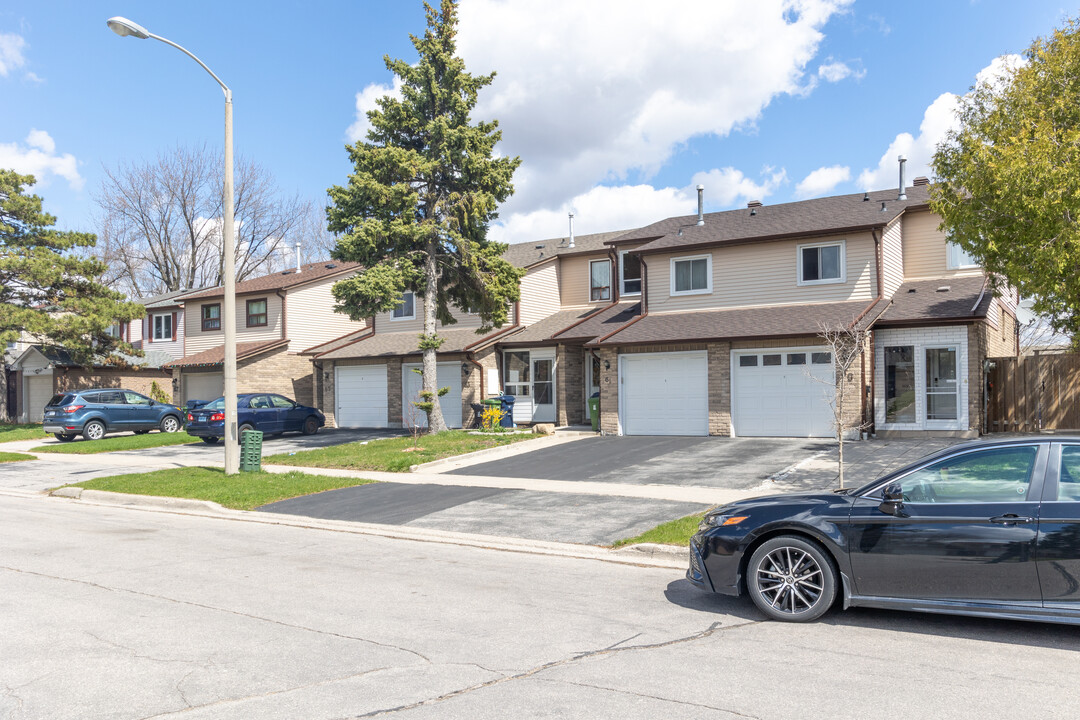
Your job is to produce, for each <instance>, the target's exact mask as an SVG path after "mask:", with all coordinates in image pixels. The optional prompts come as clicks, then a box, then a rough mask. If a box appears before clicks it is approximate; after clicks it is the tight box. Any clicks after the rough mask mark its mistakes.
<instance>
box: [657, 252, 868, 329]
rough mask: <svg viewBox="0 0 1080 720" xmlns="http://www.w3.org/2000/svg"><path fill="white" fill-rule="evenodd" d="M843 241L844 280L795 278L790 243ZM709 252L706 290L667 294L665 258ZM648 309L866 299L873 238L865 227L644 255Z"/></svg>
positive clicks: (667, 262)
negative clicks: (708, 287)
mask: <svg viewBox="0 0 1080 720" xmlns="http://www.w3.org/2000/svg"><path fill="white" fill-rule="evenodd" d="M836 240H843V241H844V263H845V282H843V283H830V284H823V285H802V286H800V285H799V284H798V277H797V276H798V256H797V252H796V249H797V247H798V246H799V245H802V244H804V243H813V244H819V243H826V242H832V241H836ZM701 255H711V256H712V292H711V293H707V294H701V295H676V296H674V297H673V296H672V295H671V258H673V257H688V256H701ZM645 262H646V265H647V267H648V270H647V273H648V282H649V312H650V313H659V312H670V311H680V310H708V309H712V308H722V307H742V306H755V305H785V304H798V303H820V302H842V301H845V300H861V299H866V300H870V299H871V298H872V297H873V296H874V292H873V278H874V241H873V238H872V237H871V236H870V233H869V232H867V233H863V234H860V235H849V236H844V237H840V236H837V237H823V238H813V239H812V240H800V241H795V240H783V241H777V242H765V243H754V244H750V245H736V246H734V247H728V248H712V249H711V250H693V251H685V252H680V253H665V254H663V255H648V256H646V257H645Z"/></svg>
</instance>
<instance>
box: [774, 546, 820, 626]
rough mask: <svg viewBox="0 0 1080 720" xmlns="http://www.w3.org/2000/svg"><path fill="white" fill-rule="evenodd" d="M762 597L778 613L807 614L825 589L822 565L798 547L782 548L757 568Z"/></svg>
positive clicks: (776, 550) (777, 549)
mask: <svg viewBox="0 0 1080 720" xmlns="http://www.w3.org/2000/svg"><path fill="white" fill-rule="evenodd" d="M757 582H758V587H759V588H760V590H761V595H762V598H763V599H764V600H765V602H767V603H768V604H769V605H770V607H772V608H773V609H774V610H776V611H777V612H781V613H786V614H790V615H797V614H799V613H804V612H807V611H808V610H810V609H811V608H813V607H814V606H815V605H817V603H818V601H819V600H820V599H821V593H822V591H823V588H824V583H823V578H822V572H821V566H820V565H818V562H817V560H815V559H814V558H813V556H811V555H810V553H808V552H806V551H805V550H802V549H800V548H797V547H789V546H784V547H779V548H776V549H775V550H773V551H772V552H770V553H769V554H768V555H766V556H765V557H764V558H763V559H762V561H761V562H760V563H759V564H758V566H757Z"/></svg>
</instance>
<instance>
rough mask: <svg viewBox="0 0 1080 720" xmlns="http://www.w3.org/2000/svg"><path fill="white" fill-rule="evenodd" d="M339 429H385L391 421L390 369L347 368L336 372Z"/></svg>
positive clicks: (382, 366) (344, 367)
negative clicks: (388, 394) (388, 389)
mask: <svg viewBox="0 0 1080 720" xmlns="http://www.w3.org/2000/svg"><path fill="white" fill-rule="evenodd" d="M334 394H335V396H336V397H335V400H334V407H335V409H336V410H335V419H336V421H337V426H338V427H347V428H384V427H387V426H388V425H389V422H388V420H387V412H388V411H387V392H386V365H345V366H340V367H338V368H337V369H336V371H335V383H334Z"/></svg>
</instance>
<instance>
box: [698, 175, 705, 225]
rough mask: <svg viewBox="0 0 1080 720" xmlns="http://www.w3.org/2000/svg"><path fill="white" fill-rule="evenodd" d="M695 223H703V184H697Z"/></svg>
mask: <svg viewBox="0 0 1080 720" xmlns="http://www.w3.org/2000/svg"><path fill="white" fill-rule="evenodd" d="M697 224H698V225H704V224H705V186H704V185H698V186H697Z"/></svg>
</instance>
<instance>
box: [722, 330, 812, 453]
mask: <svg viewBox="0 0 1080 720" xmlns="http://www.w3.org/2000/svg"><path fill="white" fill-rule="evenodd" d="M757 353H761V354H764V351H761V350H759V351H756V352H755V351H747V352H740V353H737V354H736V356H735V358H734V362H733V363H732V385H733V393H732V394H733V400H734V402H733V408H732V410H733V417H732V421H733V424H734V427H735V434H736V435H740V436H774V437H832V436H833V428H832V409H831V406H830V403H829V401H830V399H831V394H832V392H833V390H832V386H831V384H830V379H831V378H832V376H833V369H832V365H824V364H817V365H813V364H812V365H806V364H801V365H800V364H793V365H788V364H786V363H787V362H788V360H789V355H794V356H796V358H798V357H800V356H801V357H802V358H806V354H805V353H806V351H796V352H791V353H789V352H787V351H783V354H782V358H783V360H782V363H784V364H781V365H764V364H763V362H762V361H761V359H760V357H759V361H758V364H757V365H753V366H745V367H744V366H742V362H741V359H740V358H741V357H742V356H744V355H747V354H750V355H753V354H757ZM769 354H772V355H775V354H776V351H775V350H772V351H769Z"/></svg>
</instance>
